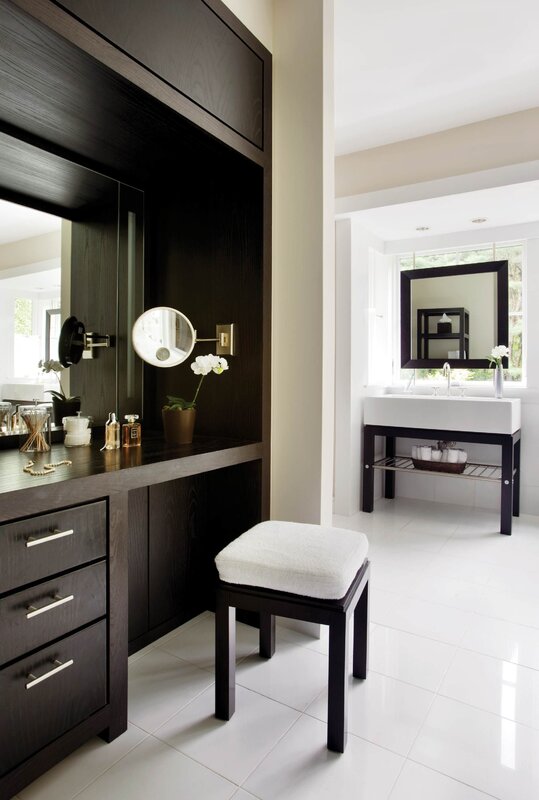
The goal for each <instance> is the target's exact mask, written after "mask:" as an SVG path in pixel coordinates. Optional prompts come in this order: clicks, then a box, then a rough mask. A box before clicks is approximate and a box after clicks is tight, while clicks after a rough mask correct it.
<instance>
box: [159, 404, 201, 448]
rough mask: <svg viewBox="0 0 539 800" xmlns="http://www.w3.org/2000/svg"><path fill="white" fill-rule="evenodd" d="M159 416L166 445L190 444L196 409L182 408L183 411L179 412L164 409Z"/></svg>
mask: <svg viewBox="0 0 539 800" xmlns="http://www.w3.org/2000/svg"><path fill="white" fill-rule="evenodd" d="M161 414H162V417H163V428H164V429H165V441H166V443H167V444H191V442H192V441H193V431H194V429H195V419H196V415H197V412H196V409H195V408H184V409H183V411H180V410H178V409H174V410H172V409H169V408H167V409H165V408H164V409H163V410H162V411H161Z"/></svg>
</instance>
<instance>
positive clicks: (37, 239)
mask: <svg viewBox="0 0 539 800" xmlns="http://www.w3.org/2000/svg"><path fill="white" fill-rule="evenodd" d="M60 238H61V237H60V231H54V232H52V233H42V234H40V235H39V236H30V237H29V238H28V239H21V240H20V241H18V242H8V243H6V244H3V245H1V246H0V270H10V269H15V268H17V267H24V266H26V265H27V264H38V263H40V262H42V261H48V260H49V259H51V258H58V256H59V255H60V246H61V245H60Z"/></svg>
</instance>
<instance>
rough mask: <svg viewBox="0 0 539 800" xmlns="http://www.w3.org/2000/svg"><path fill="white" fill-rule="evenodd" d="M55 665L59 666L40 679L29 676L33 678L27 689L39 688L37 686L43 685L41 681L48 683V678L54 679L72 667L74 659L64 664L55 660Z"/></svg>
mask: <svg viewBox="0 0 539 800" xmlns="http://www.w3.org/2000/svg"><path fill="white" fill-rule="evenodd" d="M53 664H57V666H56V667H53V668H52V669H50V670H49V671H48V672H46V673H45V674H44V675H40V676H39V678H36V676H35V675H33V674H32V673H30V674H29V675H28V677H29V678H31V679H32V680H31V681H28V683H27V684H26V688H27V689H31V688H32V686H37V684H38V683H41V681H46V680H47V679H48V678H52V676H53V675H57V674H58V673H59V672H61V671H62V670H63V669H67V668H68V667H71V666H72V664H73V659H72V658H70V659H69V661H64V662H62V661H58V659H55V661H53Z"/></svg>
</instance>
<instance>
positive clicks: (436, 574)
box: [20, 495, 539, 800]
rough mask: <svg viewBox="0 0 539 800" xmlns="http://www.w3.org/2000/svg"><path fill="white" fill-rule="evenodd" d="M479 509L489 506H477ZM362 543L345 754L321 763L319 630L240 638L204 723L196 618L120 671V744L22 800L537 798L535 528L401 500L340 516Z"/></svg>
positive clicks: (61, 772) (73, 759)
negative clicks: (356, 670)
mask: <svg viewBox="0 0 539 800" xmlns="http://www.w3.org/2000/svg"><path fill="white" fill-rule="evenodd" d="M485 497H487V495H485ZM335 524H336V525H337V526H339V527H344V528H348V529H350V530H358V531H364V532H366V533H367V535H368V536H369V542H370V556H369V557H370V559H371V562H372V574H371V582H370V590H371V592H370V599H371V602H370V609H371V626H370V631H371V640H370V655H369V664H370V671H369V675H368V677H367V680H366V681H356V680H354V679H352V678H351V679H350V691H349V708H348V731H349V734H348V746H347V749H346V752H345V753H344V755H338V754H336V753H330V752H329V751H328V750H327V749H326V735H327V728H326V724H325V719H326V713H327V712H326V703H327V649H328V635H327V628H326V627H322V628H321V637H320V638H319V639H317V638H313V636H311V635H309V634H307V633H305V632H301V631H297V630H292V629H290V628H287V627H285V626H284V625H281V624H278V625H277V651H276V654H275V656H274V657H273V659H271V660H269V661H267V660H263V659H259V657H258V655H257V647H258V635H257V631H255V630H253V629H252V628H250V627H248V626H245V625H241V624H240V625H238V635H237V690H236V691H237V706H236V713H235V715H234V716H233V717H232V719H231V720H230V721H229V722H222V721H219V720H216V719H215V717H214V714H213V710H214V709H213V702H214V687H213V664H214V658H213V649H214V619H213V615H212V614H210V613H208V612H206V613H205V614H203V615H201V616H200V617H198V618H196V619H194V620H191V621H190V622H189V623H188V624H187V625H185V626H182V627H181V628H179V629H177V630H176V631H172V632H171V633H169V634H167V635H166V636H165V637H163V638H162V639H160V640H158V641H157V642H154V643H153V644H152V645H150V646H149V647H147V648H144V649H143V650H141V651H140V652H139V653H136V654H135V655H134V656H133V657H132V658H131V659H130V661H129V673H130V684H129V718H130V721H131V723H132V724H131V725H130V726H129V730H128V731H127V733H126V734H124V735H123V736H121V737H119V738H118V739H117V740H116V741H115V742H113V743H111V744H110V745H107V744H105V743H104V742H102V741H101V740H100V739H95V740H93V741H91V742H88V743H87V744H85V745H84V746H83V747H81V748H80V749H79V750H78V751H77V752H76V753H74V754H72V755H71V756H69V757H68V758H67V759H65V760H64V761H63V762H62V763H61V764H59V765H57V766H56V767H55V768H53V769H52V770H50V771H49V772H48V773H47V774H46V775H44V776H42V777H41V778H40V779H39V780H38V781H35V782H34V783H33V784H32V785H31V786H29V787H27V788H26V789H25V790H23V791H22V792H20V798H21V800H72V798H75V797H76V798H82V800H93V798H104V799H105V800H108V798H114V800H142V798H144V800H153V798H159V800H161V798H163V800H168V798H174V799H175V800H176V798H185V800H213V798H215V800H220V798H223V800H228V799H229V798H235V800H327V799H328V798H329V799H330V800H341V799H342V800H352V799H353V800H488V798H495V800H532V799H533V800H537V799H538V798H539V758H538V756H537V754H538V753H539V581H538V580H537V574H538V573H539V518H537V517H529V516H528V517H522V518H520V519H518V520H515V524H514V533H513V536H510V537H507V536H500V534H499V533H498V524H499V518H498V515H497V513H493V512H492V511H484V512H483V511H480V510H477V509H470V508H462V507H460V508H459V507H458V506H455V505H451V504H449V503H433V502H421V501H417V500H413V499H407V498H400V499H397V500H395V501H388V500H379V501H377V503H376V506H375V511H374V513H373V514H363V513H359V514H356V515H355V516H353V517H348V518H342V517H338V518H335Z"/></svg>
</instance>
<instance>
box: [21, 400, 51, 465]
mask: <svg viewBox="0 0 539 800" xmlns="http://www.w3.org/2000/svg"><path fill="white" fill-rule="evenodd" d="M18 414H19V420H20V425H21V426H24V430H25V431H26V432H27V436H26V438H25V439H24V441H23V442H22V444H21V446H20V447H19V450H20V452H21V453H46V452H48V451H49V450H50V449H51V415H50V412H49V410H48V409H47V408H46V407H45V408H44V407H43V406H36V405H33V406H19V410H18Z"/></svg>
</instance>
